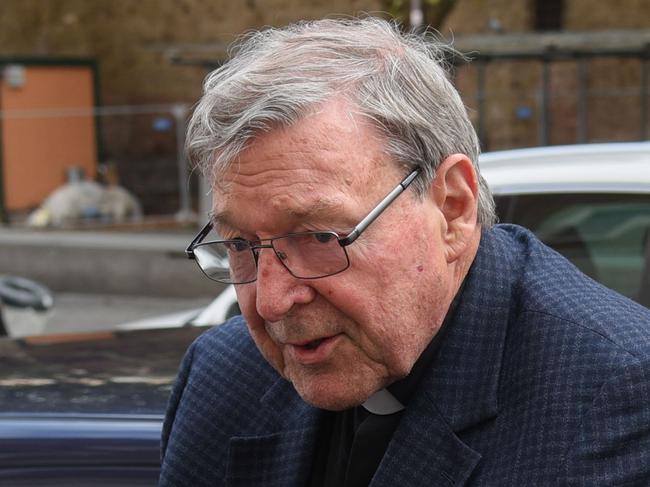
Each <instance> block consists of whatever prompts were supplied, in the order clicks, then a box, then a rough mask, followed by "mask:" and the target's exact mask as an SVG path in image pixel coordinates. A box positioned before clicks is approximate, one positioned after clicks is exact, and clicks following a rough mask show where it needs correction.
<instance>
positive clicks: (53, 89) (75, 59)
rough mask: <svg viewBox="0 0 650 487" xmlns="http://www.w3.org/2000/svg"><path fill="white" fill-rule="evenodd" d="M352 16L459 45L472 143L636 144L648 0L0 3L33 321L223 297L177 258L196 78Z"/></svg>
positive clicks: (23, 270) (3, 157) (4, 147)
mask: <svg viewBox="0 0 650 487" xmlns="http://www.w3.org/2000/svg"><path fill="white" fill-rule="evenodd" d="M359 12H369V13H371V14H373V15H378V16H382V17H385V18H397V19H399V20H400V21H401V22H402V23H403V24H404V26H405V27H406V28H408V27H414V28H420V29H423V28H426V27H430V28H434V29H437V30H438V31H439V33H440V35H441V36H442V37H443V38H445V39H447V40H448V41H450V42H452V41H453V45H454V46H455V47H456V49H458V50H459V51H460V52H462V53H465V54H466V55H467V59H460V58H455V59H450V60H449V61H450V63H452V64H453V77H454V82H455V83H456V85H457V87H458V88H459V90H460V93H461V95H462V96H463V98H464V101H465V103H466V105H467V106H468V108H469V110H470V114H471V117H472V120H473V122H474V123H475V126H476V128H477V131H478V133H479V135H480V138H481V141H482V146H483V150H484V151H493V150H500V149H511V148H517V147H532V146H546V145H557V144H573V143H583V142H587V143H591V142H611V141H638V140H646V139H648V134H649V132H650V127H649V125H650V117H649V110H650V96H649V94H648V90H649V89H650V81H649V77H650V0H619V1H617V2H612V1H599V2H594V1H590V0H411V1H409V0H328V1H321V0H311V1H307V0H304V1H299V0H235V1H233V0H211V1H205V0H92V1H88V0H2V1H0V221H1V225H2V226H0V275H12V276H13V275H17V276H22V277H27V278H30V279H33V280H35V281H37V282H39V283H41V284H43V285H45V286H46V287H48V288H49V289H50V290H51V291H52V293H53V294H54V298H55V306H54V307H53V308H52V310H50V312H49V313H50V315H49V316H48V320H47V323H48V324H47V328H46V329H45V332H56V331H74V330H79V329H100V328H104V327H108V326H112V325H114V324H116V323H124V322H129V321H131V320H137V319H140V318H145V317H148V316H152V315H157V314H162V313H169V312H172V311H175V310H179V309H189V308H200V307H202V306H205V305H206V304H207V303H209V302H210V301H211V299H212V298H213V297H214V296H215V295H216V294H218V293H219V292H220V291H221V288H218V285H217V284H216V283H213V282H211V281H209V280H207V279H206V278H204V277H203V276H202V275H201V274H200V272H199V271H198V269H197V268H196V267H195V265H194V263H192V262H190V261H188V260H186V259H185V256H184V253H183V250H184V248H185V246H186V245H187V243H189V240H190V239H191V237H192V235H193V234H194V233H195V232H196V230H197V229H198V227H199V225H201V223H202V222H204V220H205V218H206V217H205V214H206V210H207V208H208V204H209V196H208V195H207V188H206V185H205V184H204V182H203V181H201V179H200V178H199V177H198V175H197V174H194V173H193V172H192V171H191V169H190V168H188V167H187V163H186V160H185V157H184V154H183V143H184V133H185V124H186V120H187V118H188V115H189V114H190V113H191V109H192V105H193V103H195V102H196V100H197V99H198V97H199V96H200V94H201V84H202V80H203V78H204V77H205V76H206V74H207V73H208V72H210V71H211V70H212V69H214V68H215V67H217V66H219V64H220V63H222V62H223V61H224V60H225V58H226V52H227V48H228V45H229V44H230V43H231V42H232V41H233V40H234V39H235V38H236V36H237V35H238V34H240V33H242V32H244V31H246V30H250V29H258V28H261V27H263V26H267V25H274V26H281V25H285V24H287V23H290V22H292V21H296V20H300V19H316V18H321V17H324V16H327V15H335V14H336V15H340V14H343V15H352V14H358V13H359ZM468 60H470V61H471V62H467V61H468Z"/></svg>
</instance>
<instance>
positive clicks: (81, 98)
mask: <svg viewBox="0 0 650 487" xmlns="http://www.w3.org/2000/svg"><path fill="white" fill-rule="evenodd" d="M93 86H94V85H93V74H92V70H91V69H90V68H88V67H67V66H66V67H58V66H38V67H35V66H26V67H25V84H24V85H23V86H22V87H20V88H11V87H9V86H7V84H6V83H0V90H1V91H0V109H1V110H2V114H3V119H2V124H1V125H0V126H1V128H2V133H1V134H0V136H1V137H2V165H3V168H2V170H3V180H4V199H5V208H6V209H7V210H10V211H11V210H26V209H30V208H33V207H35V206H37V205H39V204H40V203H41V202H42V201H43V200H44V199H45V198H46V197H47V195H49V194H50V193H51V192H52V191H53V190H54V189H56V188H57V187H58V186H60V185H61V184H63V183H64V182H65V170H66V168H68V167H70V166H78V167H81V168H83V171H84V173H85V174H86V176H88V177H90V178H92V177H94V176H95V172H96V166H97V147H96V136H95V121H94V118H93V116H92V108H93V107H94V101H95V97H94V91H93Z"/></svg>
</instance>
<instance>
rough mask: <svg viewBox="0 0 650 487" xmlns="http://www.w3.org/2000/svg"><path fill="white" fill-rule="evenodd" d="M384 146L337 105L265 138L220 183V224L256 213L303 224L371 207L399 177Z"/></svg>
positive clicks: (216, 186)
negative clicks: (368, 204)
mask: <svg viewBox="0 0 650 487" xmlns="http://www.w3.org/2000/svg"><path fill="white" fill-rule="evenodd" d="M378 139H379V138H378V136H377V133H376V132H375V130H374V128H372V127H371V126H370V125H369V124H368V123H359V121H358V120H356V119H355V117H354V116H350V112H349V111H348V110H347V107H345V106H341V105H337V104H336V103H333V104H330V105H327V106H324V107H322V109H321V110H320V111H318V112H315V113H313V114H311V115H310V116H308V117H305V118H304V119H303V120H301V121H300V122H299V123H297V124H295V125H294V126H291V127H287V128H279V129H276V130H274V131H270V132H266V133H264V134H261V135H260V136H258V137H257V138H255V139H254V141H252V143H251V144H250V145H249V146H248V148H247V149H246V150H244V151H243V152H241V154H240V155H239V156H238V157H237V158H235V160H233V161H232V162H231V163H230V164H229V166H228V167H226V168H225V169H224V170H223V171H222V172H221V173H220V174H219V176H218V177H217V178H215V180H214V182H213V186H212V192H213V213H214V215H215V218H216V220H217V221H216V222H215V223H217V222H218V221H226V220H227V221H233V220H234V216H235V214H236V213H239V214H241V213H244V214H245V216H246V217H247V218H248V219H249V220H254V219H255V218H254V215H253V213H255V212H259V213H264V214H265V215H267V214H273V215H276V214H279V213H283V214H285V215H286V216H287V218H290V217H291V218H294V219H300V218H306V217H309V216H312V215H326V214H328V213H333V212H336V211H341V210H342V209H343V208H344V207H345V206H346V205H347V206H351V205H353V204H357V205H359V206H361V207H364V206H366V204H365V199H366V198H367V197H368V196H369V195H371V194H372V193H373V189H374V188H375V187H380V188H382V189H381V191H383V190H384V189H383V187H384V186H385V185H384V183H383V180H384V179H386V178H387V179H389V180H390V181H392V180H393V179H395V176H393V175H392V174H390V173H393V172H394V171H397V167H396V166H395V165H394V164H387V162H386V161H387V156H386V153H385V150H384V147H383V145H382V143H381V141H380V140H378ZM387 166H389V167H387ZM390 166H392V168H393V171H391V170H390ZM387 173H389V174H388V175H387ZM389 184H392V183H389ZM221 217H223V218H221ZM226 217H228V218H226Z"/></svg>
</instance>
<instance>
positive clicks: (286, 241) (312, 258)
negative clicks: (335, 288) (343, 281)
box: [194, 232, 349, 284]
mask: <svg viewBox="0 0 650 487" xmlns="http://www.w3.org/2000/svg"><path fill="white" fill-rule="evenodd" d="M271 243H272V245H273V250H274V251H275V255H276V256H277V257H278V259H279V260H280V261H281V262H282V265H284V267H285V268H286V269H287V270H289V272H291V274H292V275H293V276H295V277H298V278H303V279H316V278H319V277H325V276H329V275H332V274H336V273H338V272H341V271H343V270H345V269H347V267H348V265H349V260H348V256H347V253H346V252H345V249H344V248H343V247H341V245H339V242H338V236H337V235H336V234H335V233H332V232H308V233H299V234H292V235H287V236H285V237H278V238H275V239H272V240H271ZM260 250H261V249H260V248H258V247H256V245H255V244H253V245H252V246H251V244H250V242H248V241H244V240H230V241H226V242H206V243H204V244H199V245H197V246H196V247H195V249H194V255H195V257H196V261H197V263H198V264H199V266H200V267H201V269H202V270H203V272H204V273H205V275H206V276H208V277H209V278H211V279H214V280H215V281H219V282H225V283H231V284H243V283H246V282H252V281H254V280H255V279H256V278H257V263H256V259H255V255H254V252H255V253H259V252H260Z"/></svg>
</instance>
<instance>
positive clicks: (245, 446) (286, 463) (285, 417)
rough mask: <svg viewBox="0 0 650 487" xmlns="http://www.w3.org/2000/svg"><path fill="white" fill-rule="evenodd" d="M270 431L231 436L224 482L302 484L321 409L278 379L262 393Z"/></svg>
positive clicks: (308, 468)
mask: <svg viewBox="0 0 650 487" xmlns="http://www.w3.org/2000/svg"><path fill="white" fill-rule="evenodd" d="M260 411H262V412H263V413H262V414H266V415H267V417H266V418H263V419H264V421H265V423H266V424H265V428H264V429H265V431H273V433H270V434H260V435H251V436H242V437H235V438H232V439H231V440H230V448H229V451H228V466H227V472H226V485H227V486H229V487H235V486H237V487H243V486H249V487H252V486H264V487H273V486H287V485H305V484H306V483H307V481H308V480H309V474H310V471H311V464H312V456H313V452H314V442H315V439H316V434H317V431H318V420H319V417H320V411H319V410H318V409H316V408H313V407H311V406H309V405H308V404H306V403H305V402H303V401H302V399H300V397H299V396H298V394H297V393H296V392H295V390H294V388H293V386H292V385H291V384H290V383H289V382H287V381H285V380H284V379H279V380H278V381H277V382H276V383H275V384H274V385H273V386H272V387H271V388H270V389H269V390H268V391H267V393H266V394H265V395H264V396H263V397H262V400H261V402H260Z"/></svg>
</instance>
